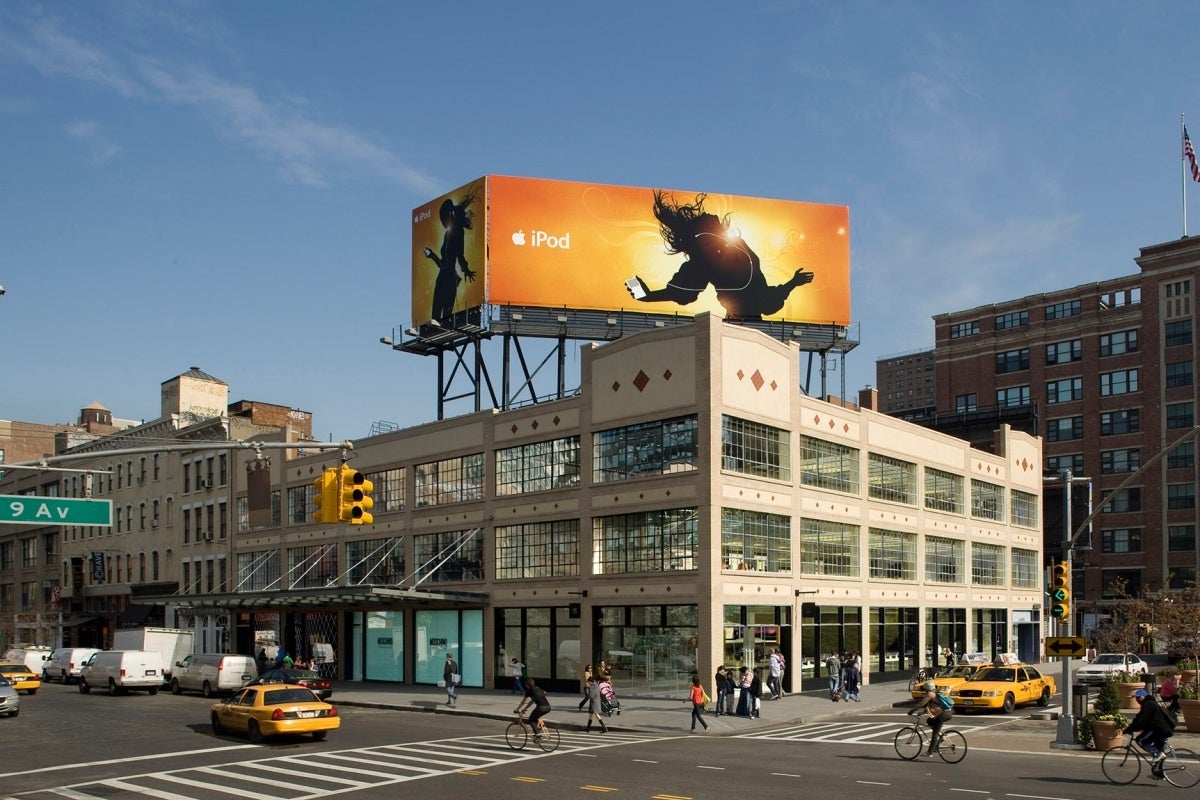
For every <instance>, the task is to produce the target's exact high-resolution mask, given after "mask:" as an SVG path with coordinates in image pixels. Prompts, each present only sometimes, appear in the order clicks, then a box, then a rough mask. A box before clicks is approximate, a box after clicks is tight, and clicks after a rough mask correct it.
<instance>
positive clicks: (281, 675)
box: [246, 667, 333, 700]
mask: <svg viewBox="0 0 1200 800" xmlns="http://www.w3.org/2000/svg"><path fill="white" fill-rule="evenodd" d="M268 683H287V684H291V685H293V686H303V687H304V688H306V689H311V690H312V692H313V694H315V695H316V696H317V697H319V698H321V699H322V700H328V699H329V698H331V697H333V686H332V684H330V683H329V681H327V680H326V679H325V678H322V677H321V676H320V675H318V674H317V672H316V671H315V670H311V669H298V668H296V667H282V668H280V669H269V670H267V671H266V672H264V673H263V674H262V675H259V676H258V677H257V678H255V679H254V680H252V681H250V682H249V683H248V684H246V685H247V686H258V685H260V684H268Z"/></svg>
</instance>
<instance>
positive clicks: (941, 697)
mask: <svg viewBox="0 0 1200 800" xmlns="http://www.w3.org/2000/svg"><path fill="white" fill-rule="evenodd" d="M937 701H938V705H940V706H941V707H942V708H954V698H953V697H951V696H950V695H948V694H943V693H942V692H938V693H937Z"/></svg>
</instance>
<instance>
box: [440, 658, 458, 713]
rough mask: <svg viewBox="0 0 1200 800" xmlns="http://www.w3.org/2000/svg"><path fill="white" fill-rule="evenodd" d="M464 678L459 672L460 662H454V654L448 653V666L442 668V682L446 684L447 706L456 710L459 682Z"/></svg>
mask: <svg viewBox="0 0 1200 800" xmlns="http://www.w3.org/2000/svg"><path fill="white" fill-rule="evenodd" d="M460 680H462V677H461V676H460V675H459V672H458V662H457V661H455V660H454V654H453V653H446V666H445V667H443V668H442V681H443V682H444V683H445V684H446V705H448V706H450V707H451V708H454V701H455V700H457V699H458V690H457V687H458V682H459V681H460Z"/></svg>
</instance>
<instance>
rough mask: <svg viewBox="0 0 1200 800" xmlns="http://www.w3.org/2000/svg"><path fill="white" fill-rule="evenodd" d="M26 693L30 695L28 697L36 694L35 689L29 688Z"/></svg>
mask: <svg viewBox="0 0 1200 800" xmlns="http://www.w3.org/2000/svg"><path fill="white" fill-rule="evenodd" d="M27 694H29V696H30V697H32V696H33V695H35V694H37V689H30V690H29V691H28V692H27Z"/></svg>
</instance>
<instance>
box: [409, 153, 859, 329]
mask: <svg viewBox="0 0 1200 800" xmlns="http://www.w3.org/2000/svg"><path fill="white" fill-rule="evenodd" d="M439 241H440V242H441V244H440V246H439V245H438V244H437V242H439ZM460 254H461V255H460ZM454 259H457V261H453V260H454ZM452 262H453V263H452ZM413 264H414V268H413V321H414V323H415V324H418V325H420V324H424V323H426V322H428V321H429V320H431V319H440V317H439V315H445V314H447V313H453V312H458V311H463V310H466V309H468V308H472V307H474V306H477V305H480V304H482V303H491V304H496V305H513V306H534V307H543V308H564V307H565V308H579V309H591V310H601V311H621V310H629V311H639V312H649V313H660V314H687V315H693V314H698V313H701V312H704V311H712V312H714V313H716V314H717V315H719V316H722V317H726V318H737V319H743V320H787V321H790V322H809V323H817V324H836V325H848V324H849V323H850V231H849V209H848V208H847V207H846V206H837V205H825V204H818V203H801V202H794V201H787V200H768V199H763V198H754V197H740V196H735V195H725V194H712V193H707V194H706V193H701V192H693V191H675V190H668V189H645V188H635V187H627V186H610V185H604V184H589V183H574V182H568V181H551V180H540V179H534V178H512V177H503V176H496V175H489V176H487V177H486V178H481V179H479V180H477V181H474V182H472V183H470V184H468V185H467V186H465V187H462V188H461V189H458V190H455V191H454V192H451V193H449V194H447V195H444V196H442V197H439V198H437V199H436V200H433V201H431V202H430V203H427V204H426V205H424V206H422V207H420V208H418V209H415V210H414V212H413Z"/></svg>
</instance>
